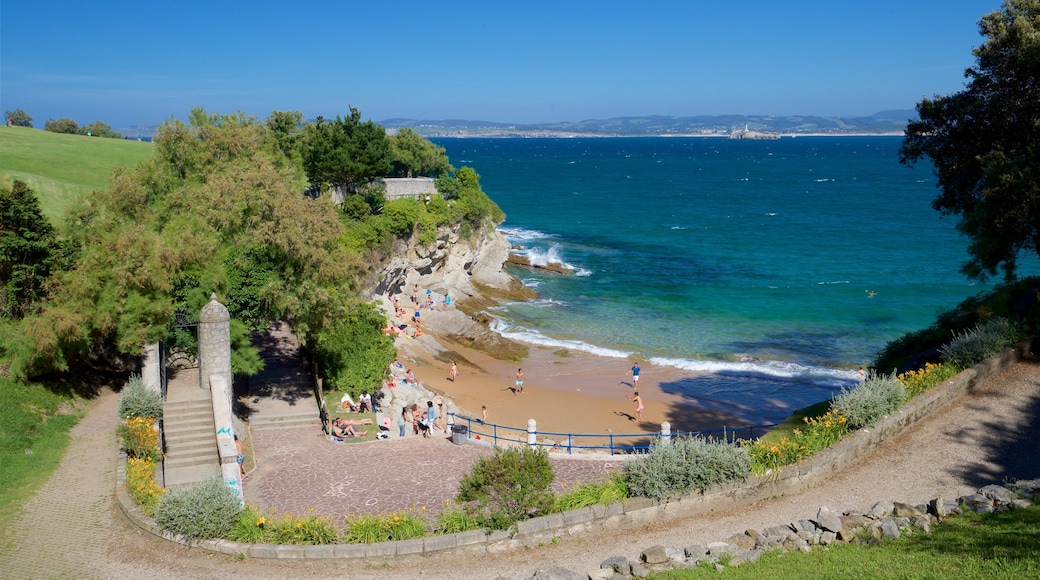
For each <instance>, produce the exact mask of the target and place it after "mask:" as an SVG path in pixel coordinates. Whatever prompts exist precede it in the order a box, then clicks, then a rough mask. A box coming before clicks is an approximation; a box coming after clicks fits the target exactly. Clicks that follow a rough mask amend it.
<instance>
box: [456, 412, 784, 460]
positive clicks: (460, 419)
mask: <svg viewBox="0 0 1040 580" xmlns="http://www.w3.org/2000/svg"><path fill="white" fill-rule="evenodd" d="M448 415H449V416H451V418H452V424H453V425H459V424H462V423H465V425H466V429H467V432H468V433H470V434H471V435H469V436H470V437H474V438H476V439H480V440H483V439H481V437H485V438H488V441H489V442H490V443H491V444H492V445H495V446H497V445H499V442H500V441H501V442H503V443H510V444H521V445H531V446H533V447H546V448H549V449H565V450H566V451H567V453H568V454H573V453H574V452H575V450H579V451H580V450H593V451H596V450H606V451H609V453H610V455H617V454H626V455H627V454H631V453H645V452H647V451H649V449H650V446H651V444H652V443H654V442H655V441H660V440H662V438H664V437H668V438H669V439H670V438H675V437H695V436H699V437H703V438H705V439H710V440H716V441H725V442H727V443H736V442H738V441H740V440H742V439H748V440H754V439H755V438H756V436H755V432H756V431H760V434H759V436H761V435H764V434H765V433H766V432H768V431H769V430H770V429H772V428H773V427H776V423H770V424H765V425H748V426H741V427H737V428H730V427H728V426H727V427H723V428H722V429H709V430H703V431H678V432H675V433H665V434H662V433H607V434H602V433H555V432H551V431H537V430H536V431H528V430H527V429H520V428H518V427H509V426H508V425H498V424H496V423H487V422H485V421H483V420H481V419H477V418H476V417H467V416H465V415H460V414H458V413H448ZM474 425H476V426H478V427H479V428H480V430H478V429H476V428H474ZM500 430H501V431H505V433H504V434H502V433H499V431H500ZM744 432H746V433H747V437H741V436H740V434H741V433H744ZM514 433H515V434H516V435H515V436H513V434H514ZM531 435H534V436H535V437H534V441H535V442H534V443H533V444H532V443H528V441H530V440H531V438H530V436H531ZM538 436H543V437H545V436H547V437H550V438H566V443H563V442H556V441H552V442H544V441H543V442H539V441H538V440H537V439H538ZM583 439H592V440H593V441H595V440H599V439H606V441H605V442H604V444H602V445H587V444H579V443H582V441H581V440H583ZM618 440H621V442H619V441H618ZM550 441H551V439H550ZM628 442H631V443H628Z"/></svg>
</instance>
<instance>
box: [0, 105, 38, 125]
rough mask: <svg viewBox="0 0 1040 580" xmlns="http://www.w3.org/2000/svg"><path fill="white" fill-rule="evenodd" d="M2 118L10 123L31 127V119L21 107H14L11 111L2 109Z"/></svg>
mask: <svg viewBox="0 0 1040 580" xmlns="http://www.w3.org/2000/svg"><path fill="white" fill-rule="evenodd" d="M4 118H5V119H7V120H9V121H11V124H12V125H15V126H17V127H32V126H33V119H32V117H30V116H29V114H28V113H26V112H25V111H23V110H22V109H15V110H13V111H4Z"/></svg>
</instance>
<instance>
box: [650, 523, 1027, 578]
mask: <svg viewBox="0 0 1040 580" xmlns="http://www.w3.org/2000/svg"><path fill="white" fill-rule="evenodd" d="M651 577H652V578H655V579H667V580H685V579H692V578H748V579H751V580H761V579H762V578H799V579H804V578H1008V579H1011V578H1040V506H1036V505H1034V506H1033V507H1031V508H1028V509H1021V510H1014V511H1007V512H1003V513H995V514H968V515H964V516H960V517H955V518H947V520H946V521H944V522H943V523H942V524H939V525H933V526H932V533H931V534H924V533H921V532H917V533H915V534H914V535H912V536H907V535H903V536H902V537H900V538H899V539H898V540H889V541H884V542H880V543H876V544H871V545H849V544H842V545H839V546H832V547H829V548H823V547H819V546H817V547H815V548H813V551H812V553H811V554H805V553H801V552H795V553H785V552H782V551H776V552H770V553H768V554H766V555H765V556H763V557H762V559H761V560H759V561H758V562H754V563H750V564H742V565H740V566H738V567H736V568H726V569H724V570H723V571H722V572H721V573H720V572H717V571H716V570H715V568H714V567H713V566H704V567H702V568H698V569H695V570H684V571H673V572H668V573H662V574H655V575H653V576H651Z"/></svg>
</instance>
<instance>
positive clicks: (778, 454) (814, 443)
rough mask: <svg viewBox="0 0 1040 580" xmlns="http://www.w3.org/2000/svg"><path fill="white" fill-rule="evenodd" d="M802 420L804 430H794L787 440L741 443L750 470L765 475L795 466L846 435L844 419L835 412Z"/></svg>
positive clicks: (846, 425) (846, 424)
mask: <svg viewBox="0 0 1040 580" xmlns="http://www.w3.org/2000/svg"><path fill="white" fill-rule="evenodd" d="M803 420H804V422H805V428H804V429H795V430H794V431H793V432H792V435H791V436H790V437H783V438H781V439H780V440H779V441H773V440H769V439H759V440H758V441H755V442H742V444H743V445H744V446H745V447H746V448H747V450H748V455H750V457H751V470H752V471H753V472H755V473H767V472H769V471H774V470H776V469H778V468H780V467H782V466H784V465H792V464H794V463H798V462H799V461H801V460H803V459H808V458H810V457H812V456H813V455H815V454H816V453H818V452H819V451H821V450H823V449H826V448H828V447H830V446H831V445H834V444H835V443H837V442H838V441H839V440H840V439H841V438H842V437H844V436H845V434H846V433H848V432H849V426H848V419H846V418H845V416H844V415H842V414H841V413H840V412H838V411H828V412H827V413H825V414H823V415H821V416H819V417H805V418H804V419H803Z"/></svg>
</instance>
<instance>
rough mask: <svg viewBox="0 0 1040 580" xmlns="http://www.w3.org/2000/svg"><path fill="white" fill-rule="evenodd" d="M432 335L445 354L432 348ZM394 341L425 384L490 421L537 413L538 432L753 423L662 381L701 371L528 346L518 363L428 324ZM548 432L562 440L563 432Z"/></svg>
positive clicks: (514, 421) (426, 314) (520, 420)
mask: <svg viewBox="0 0 1040 580" xmlns="http://www.w3.org/2000/svg"><path fill="white" fill-rule="evenodd" d="M439 315H442V312H440V311H432V312H430V311H423V318H424V319H425V320H426V321H427V324H424V328H427V329H428V328H429V327H431V326H432V327H435V326H436V324H430V323H431V322H435V320H436V317H437V316H439ZM431 341H436V342H437V343H438V344H440V345H441V347H442V348H443V349H446V352H437V351H438V350H439V349H437V348H430V347H429V345H430V342H431ZM395 344H396V346H397V349H398V358H399V360H400V362H401V363H402V364H404V366H405V367H407V368H411V369H412V370H413V371H414V372H415V376H416V378H417V379H418V380H419V381H421V382H422V383H424V384H425V386H426V387H427V388H429V389H430V390H433V391H436V392H440V393H444V394H445V395H446V396H449V397H450V398H451V399H452V400H454V401H455V404H456V405H458V407H459V408H460V409H461V410H462V411H463V412H464V413H465V414H466V415H468V416H471V417H476V418H479V417H480V414H481V407H483V406H486V407H487V410H488V423H495V424H498V425H505V426H509V427H515V428H517V429H524V430H526V428H527V422H528V420H529V419H534V420H535V421H536V422H537V430H538V431H539V432H548V433H561V434H562V433H573V434H596V435H607V434H610V433H613V434H614V435H615V436H616V437H620V436H623V435H631V436H633V437H628V438H624V437H621V439H622V441H621V442H630V441H632V440H633V439H638V438H640V436H642V437H645V436H646V435H647V434H652V433H653V434H656V433H660V431H661V423H663V422H668V423H669V424H670V427H671V431H672V432H673V433H675V432H679V431H684V432H688V431H701V430H714V429H721V428H722V427H723V426H726V427H728V428H732V427H734V426H743V425H747V424H748V423H747V422H746V421H743V420H741V419H740V418H738V417H734V416H732V415H730V414H728V413H727V412H726V411H720V410H714V409H711V408H709V407H708V406H705V405H701V404H698V402H697V401H695V400H691V399H690V398H689V397H688V396H685V395H682V394H676V393H670V392H665V390H663V389H662V388H661V385H662V383H673V384H674V383H677V382H679V381H681V380H684V379H688V378H691V377H695V376H697V375H698V374H702V373H697V372H693V371H683V370H680V369H676V368H673V367H660V366H656V365H653V364H650V363H649V362H647V361H642V360H638V361H637V360H626V359H620V358H609V357H599V356H594V355H591V354H587V353H584V352H578V351H564V350H560V349H550V348H547V347H541V346H537V345H527V346H528V348H529V354H528V356H527V357H526V358H525V359H524V360H522V361H520V362H512V361H502V360H496V359H493V358H491V357H489V356H487V355H486V354H483V353H481V352H478V351H476V350H474V349H471V348H467V347H464V346H461V345H458V344H455V343H452V342H448V341H445V340H443V339H440V338H438V337H437V336H435V335H434V334H433V333H431V332H430V331H429V330H426V331H425V333H424V335H423V336H422V337H421V338H420V339H412V338H407V337H403V336H402V337H399V338H397V339H396V343H395ZM452 359H453V360H455V361H456V362H457V364H458V369H459V377H458V379H457V380H456V381H452V380H451V378H450V376H451V372H450V366H451V362H450V361H451V360H452ZM633 364H638V365H639V367H640V368H641V373H640V379H639V382H638V385H635V384H633V379H632V374H631V372H630V369H631V367H632V366H633ZM519 368H522V369H523V371H524V374H525V375H526V380H525V383H524V390H523V392H522V393H519V394H517V393H515V385H514V382H515V381H514V378H513V375H515V374H516V372H517V370H518V369H519ZM636 392H638V393H639V395H640V396H641V397H642V400H643V404H644V409H643V412H642V415H643V421H642V422H641V423H640V422H637V421H636V420H635V417H634V415H635V413H634V411H635V403H634V402H633V401H631V400H629V399H626V397H630V398H631V397H633V396H634V394H635V393H636ZM792 410H793V409H792ZM518 435H522V434H518ZM758 435H761V433H758ZM546 437H547V438H550V439H553V440H557V441H559V442H561V443H562V438H561V437H559V436H553V435H546ZM575 444H580V443H578V442H577V441H575ZM596 444H604V443H603V441H602V440H601V441H599V442H597V443H596Z"/></svg>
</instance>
